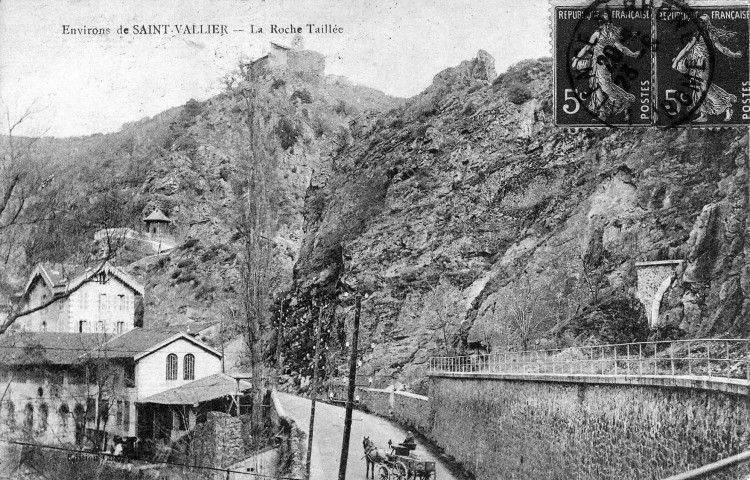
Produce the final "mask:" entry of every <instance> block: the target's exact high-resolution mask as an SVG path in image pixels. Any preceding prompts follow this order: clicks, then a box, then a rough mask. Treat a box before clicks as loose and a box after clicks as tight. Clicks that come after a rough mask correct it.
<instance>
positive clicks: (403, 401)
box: [356, 388, 431, 435]
mask: <svg viewBox="0 0 750 480" xmlns="http://www.w3.org/2000/svg"><path fill="white" fill-rule="evenodd" d="M356 394H357V395H359V398H360V401H361V405H362V408H364V409H365V410H367V411H368V412H371V413H374V414H376V415H380V416H382V417H388V418H392V419H394V420H396V421H397V422H399V423H400V424H402V425H404V426H405V427H408V428H412V429H414V430H417V431H418V432H420V433H422V434H423V435H427V434H428V433H429V431H430V425H431V412H430V403H429V402H430V399H429V398H428V397H425V396H423V395H417V394H415V393H409V392H393V391H390V390H378V389H375V388H357V392H356Z"/></svg>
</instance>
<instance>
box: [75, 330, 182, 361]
mask: <svg viewBox="0 0 750 480" xmlns="http://www.w3.org/2000/svg"><path fill="white" fill-rule="evenodd" d="M177 334H178V332H175V331H171V330H151V329H146V328H134V329H132V330H130V331H129V332H125V333H123V334H122V335H120V336H118V337H115V338H113V339H111V340H109V341H108V342H106V343H104V344H103V345H101V347H100V348H98V349H97V352H91V353H90V354H91V355H100V356H107V357H109V358H133V357H135V356H136V355H140V354H141V353H144V352H147V351H149V350H151V349H152V348H153V347H155V346H156V345H158V344H160V343H162V342H164V341H165V340H168V339H170V338H172V337H174V336H176V335H177Z"/></svg>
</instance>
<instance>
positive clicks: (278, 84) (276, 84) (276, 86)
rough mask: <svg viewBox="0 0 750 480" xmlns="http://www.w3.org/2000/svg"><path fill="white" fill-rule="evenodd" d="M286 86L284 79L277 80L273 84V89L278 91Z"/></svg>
mask: <svg viewBox="0 0 750 480" xmlns="http://www.w3.org/2000/svg"><path fill="white" fill-rule="evenodd" d="M284 85H286V81H285V80H284V79H283V78H277V79H276V80H274V81H273V83H272V84H271V88H272V89H274V90H277V89H279V88H281V87H283V86H284Z"/></svg>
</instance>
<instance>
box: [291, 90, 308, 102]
mask: <svg viewBox="0 0 750 480" xmlns="http://www.w3.org/2000/svg"><path fill="white" fill-rule="evenodd" d="M295 99H299V101H300V102H302V103H312V101H313V99H312V95H311V94H310V92H309V91H308V90H307V89H305V88H303V89H302V90H295V91H294V93H293V94H292V101H294V100H295Z"/></svg>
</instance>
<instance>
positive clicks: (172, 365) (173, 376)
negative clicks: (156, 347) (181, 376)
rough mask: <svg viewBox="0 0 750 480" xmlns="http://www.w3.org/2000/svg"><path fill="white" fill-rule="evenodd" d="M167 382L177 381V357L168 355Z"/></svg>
mask: <svg viewBox="0 0 750 480" xmlns="http://www.w3.org/2000/svg"><path fill="white" fill-rule="evenodd" d="M167 380H177V355H175V354H174V353H170V354H169V355H167Z"/></svg>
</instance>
